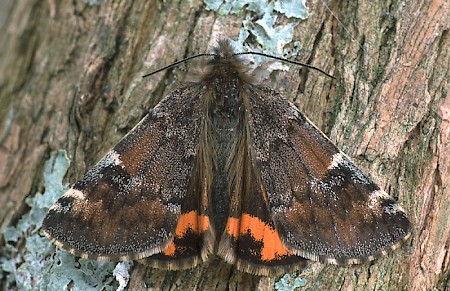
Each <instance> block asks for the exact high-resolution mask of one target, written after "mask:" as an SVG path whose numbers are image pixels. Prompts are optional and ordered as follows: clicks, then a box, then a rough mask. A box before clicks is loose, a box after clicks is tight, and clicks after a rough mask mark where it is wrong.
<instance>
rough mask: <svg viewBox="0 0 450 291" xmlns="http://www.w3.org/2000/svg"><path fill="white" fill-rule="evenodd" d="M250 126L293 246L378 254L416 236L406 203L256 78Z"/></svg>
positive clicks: (282, 229)
mask: <svg viewBox="0 0 450 291" xmlns="http://www.w3.org/2000/svg"><path fill="white" fill-rule="evenodd" d="M247 94H248V96H249V98H250V101H249V103H250V108H249V120H248V124H249V128H250V133H251V137H252V146H253V149H254V155H255V159H256V164H257V168H258V169H259V172H260V179H261V185H262V188H264V190H263V191H265V196H266V199H267V204H268V207H269V213H270V217H271V220H272V222H273V224H274V225H275V229H276V231H277V232H278V234H279V236H280V238H281V241H282V242H283V245H284V246H285V247H286V249H287V250H288V251H289V252H291V253H293V254H295V255H299V256H302V257H304V258H308V259H312V260H320V261H326V262H328V263H334V264H351V263H361V262H363V261H367V260H373V259H374V258H375V257H376V256H378V255H382V254H386V253H387V251H388V250H390V249H395V248H397V247H398V246H399V245H400V243H401V242H402V241H403V240H406V239H407V238H408V236H409V229H410V225H409V221H408V219H407V217H406V215H405V213H404V211H403V210H402V208H401V207H400V206H399V205H398V204H397V203H396V202H395V201H394V200H393V199H392V198H391V197H390V196H388V195H387V194H386V192H384V191H383V190H381V189H380V188H379V187H378V186H377V185H376V184H374V183H373V182H372V181H371V180H370V179H369V178H368V177H367V176H366V175H365V174H363V173H362V172H361V171H360V170H359V169H358V168H357V167H356V166H355V165H354V164H353V163H352V162H351V161H350V160H349V159H348V157H347V156H346V155H345V154H343V153H342V152H340V151H339V149H337V148H336V146H334V145H333V144H332V142H331V141H330V140H328V138H326V137H325V136H324V135H323V134H322V133H321V132H320V131H319V130H318V129H317V128H316V127H315V126H314V125H313V124H312V123H311V122H310V121H309V120H308V119H307V118H305V117H304V116H303V115H302V114H301V113H300V112H299V110H298V109H297V108H295V106H294V105H292V104H291V103H290V102H288V101H287V100H285V99H284V98H283V97H282V96H281V95H280V94H278V93H277V92H275V91H273V90H270V89H261V88H257V87H255V86H250V87H249V89H248V93H247Z"/></svg>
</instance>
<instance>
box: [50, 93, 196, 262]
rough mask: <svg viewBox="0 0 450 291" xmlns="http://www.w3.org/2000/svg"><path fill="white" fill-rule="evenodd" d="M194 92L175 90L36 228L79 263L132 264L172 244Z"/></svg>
mask: <svg viewBox="0 0 450 291" xmlns="http://www.w3.org/2000/svg"><path fill="white" fill-rule="evenodd" d="M199 96H200V93H199V91H198V88H195V90H194V89H193V87H182V88H180V89H178V90H176V91H175V92H173V93H172V94H171V95H169V96H168V97H167V98H165V99H164V100H163V101H161V102H160V104H159V105H158V106H157V107H155V108H154V109H152V110H151V111H150V112H149V113H148V115H147V116H145V117H144V119H143V120H142V121H141V122H140V123H139V124H138V125H137V126H136V127H135V128H134V129H133V130H132V131H131V132H130V133H128V134H127V135H126V136H125V137H124V138H123V139H122V140H121V141H120V143H119V144H117V145H116V146H115V147H114V148H113V149H112V150H111V151H110V152H109V153H107V154H106V156H105V157H104V158H102V159H101V160H100V162H98V163H97V164H96V165H95V166H94V167H93V168H92V169H90V170H89V171H88V172H87V173H86V175H85V176H84V177H83V178H82V179H81V180H80V181H79V182H77V183H75V184H74V185H73V186H72V188H71V189H70V190H69V191H68V192H67V193H65V194H64V195H63V196H62V197H61V198H60V199H59V200H58V201H57V202H56V203H55V204H54V205H53V206H52V207H51V208H50V210H49V212H48V214H47V216H46V217H45V219H44V222H43V229H44V232H45V234H46V235H47V236H48V237H50V238H54V239H55V240H56V244H57V245H59V246H61V247H63V248H65V249H67V250H69V251H70V252H72V253H74V254H76V255H79V256H82V257H84V258H91V259H99V260H115V259H137V258H142V257H147V256H150V255H153V254H155V253H158V252H161V251H162V250H164V249H165V248H166V247H167V246H168V245H169V243H170V242H171V241H172V239H173V237H174V235H175V233H174V230H175V227H176V226H177V221H178V218H179V217H180V214H181V211H182V204H183V202H184V199H185V197H186V196H187V195H188V190H189V187H188V186H189V182H190V179H191V175H192V169H193V167H194V162H195V160H196V156H197V153H198V145H199V136H200V120H201V111H200V105H199V104H200V102H199Z"/></svg>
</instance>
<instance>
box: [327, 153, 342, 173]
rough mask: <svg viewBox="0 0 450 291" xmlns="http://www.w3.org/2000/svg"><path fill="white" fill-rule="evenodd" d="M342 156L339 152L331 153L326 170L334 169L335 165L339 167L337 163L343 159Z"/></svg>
mask: <svg viewBox="0 0 450 291" xmlns="http://www.w3.org/2000/svg"><path fill="white" fill-rule="evenodd" d="M343 158H344V157H343V156H342V154H341V153H336V154H334V155H333V160H332V161H331V164H330V165H329V166H328V170H332V169H335V168H337V167H339V165H340V164H341V162H342V160H343Z"/></svg>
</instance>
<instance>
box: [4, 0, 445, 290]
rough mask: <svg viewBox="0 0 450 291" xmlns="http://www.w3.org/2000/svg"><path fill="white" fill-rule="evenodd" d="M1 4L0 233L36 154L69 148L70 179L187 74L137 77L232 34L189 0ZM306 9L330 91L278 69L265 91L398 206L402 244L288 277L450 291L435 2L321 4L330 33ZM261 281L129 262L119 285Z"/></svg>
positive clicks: (16, 209)
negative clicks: (406, 233)
mask: <svg viewBox="0 0 450 291" xmlns="http://www.w3.org/2000/svg"><path fill="white" fill-rule="evenodd" d="M9 3H10V8H9V9H10V13H9V14H8V15H7V16H6V17H7V18H6V21H5V22H0V25H3V27H1V30H2V33H1V34H0V105H1V106H0V205H2V207H0V223H1V228H2V229H3V228H4V227H6V226H9V225H11V224H14V223H15V221H16V219H17V218H18V217H20V215H22V214H23V213H24V211H26V207H25V203H24V201H25V198H26V197H27V196H28V195H32V194H34V193H35V192H36V191H40V190H42V187H43V181H42V175H41V172H42V167H43V164H44V161H45V160H47V159H48V156H49V154H50V152H52V151H56V150H59V149H66V150H67V152H68V154H69V156H70V158H71V160H72V167H71V168H70V170H69V173H68V175H67V177H66V179H67V181H68V182H70V183H73V182H75V181H76V180H77V178H80V177H81V176H82V174H83V173H84V172H86V170H87V169H88V168H89V167H90V166H92V165H93V164H94V163H95V162H96V161H98V160H99V159H100V157H101V156H102V155H103V154H105V153H106V152H107V151H108V149H110V148H111V147H112V146H113V145H114V144H116V143H117V142H118V141H119V139H120V138H121V137H122V136H123V135H124V134H125V133H126V132H127V131H128V130H129V129H131V128H132V127H133V126H134V125H135V124H136V123H137V122H138V121H139V119H140V118H141V117H142V116H144V114H145V112H146V110H147V109H149V108H151V107H153V106H154V105H155V104H156V103H157V102H158V100H160V99H161V98H162V96H164V95H166V94H167V93H168V92H170V91H171V90H173V89H174V88H176V87H177V86H178V85H179V84H180V82H181V81H182V80H183V79H184V78H186V76H187V74H186V73H185V72H183V71H182V70H167V71H165V72H163V73H159V74H156V75H154V76H152V77H150V78H147V79H144V80H143V79H142V78H141V77H142V75H143V74H144V73H147V72H149V71H152V70H154V69H157V68H159V67H162V66H164V65H167V64H170V63H172V62H174V61H175V60H178V59H181V58H182V57H185V56H188V55H192V54H194V53H198V52H208V51H209V49H210V45H211V44H212V43H213V41H212V39H215V38H217V37H219V36H222V37H235V36H236V35H237V34H238V32H239V28H240V23H241V19H240V18H239V17H237V16H234V15H227V16H219V15H217V14H216V13H214V12H212V11H206V10H205V9H204V6H203V4H202V2H201V1H178V2H177V1H111V2H103V1H101V2H99V4H98V5H90V4H89V3H88V2H87V1H65V2H64V1H63V2H61V1H52V0H49V1H35V0H34V1H32V0H30V1H14V2H9ZM308 6H309V7H310V10H311V12H312V13H311V15H310V17H309V18H308V19H307V20H306V21H303V22H301V23H300V24H299V25H298V26H297V27H296V36H297V37H296V39H297V40H298V41H300V43H301V45H302V47H303V48H304V49H303V54H302V55H300V56H299V57H298V60H299V61H304V62H308V63H311V64H313V65H315V66H317V67H320V68H322V69H324V70H325V71H327V72H329V73H331V74H333V75H334V76H336V77H337V81H333V82H332V81H331V80H330V79H329V78H327V77H326V76H323V75H320V74H317V73H316V72H314V71H311V70H305V69H301V68H298V67H291V70H290V71H289V72H278V73H275V74H273V76H272V78H271V81H272V82H273V87H274V88H275V89H277V90H280V91H282V92H285V95H286V96H287V97H288V98H289V99H291V100H293V101H294V102H295V103H296V104H297V105H298V106H299V108H300V109H301V110H302V111H303V112H304V113H305V115H307V116H308V117H309V118H310V119H311V120H312V121H313V122H314V123H315V124H316V125H317V126H318V127H319V128H321V129H322V130H323V131H324V132H325V133H326V134H327V135H328V136H329V137H330V138H331V140H333V141H334V142H336V144H337V145H338V146H339V147H341V149H343V150H344V151H345V152H346V153H347V154H348V155H349V156H351V157H352V158H353V160H354V161H355V162H356V163H357V164H358V165H359V166H361V168H363V169H364V170H365V171H366V172H367V173H370V174H371V176H372V177H373V178H374V179H375V180H376V181H377V182H379V184H380V186H382V187H384V188H385V189H386V191H387V192H389V193H390V194H391V195H392V196H394V197H396V198H397V199H398V200H399V201H400V203H401V204H402V205H403V206H404V208H405V210H406V212H407V213H408V214H409V217H410V220H411V223H412V225H413V235H412V238H411V239H410V240H409V241H408V242H407V244H406V245H404V246H403V248H402V249H400V250H398V251H396V252H394V253H393V254H390V255H389V256H388V257H386V258H382V259H379V260H377V261H375V262H374V263H372V264H366V265H361V266H352V267H336V266H331V265H324V264H320V263H313V262H311V263H310V265H309V267H308V268H307V269H305V271H304V272H303V274H302V275H301V276H302V277H303V278H305V279H306V281H307V286H306V287H307V288H310V289H311V290H314V289H318V288H320V289H322V290H327V289H330V290H336V289H343V290H353V289H358V290H363V289H364V290H399V289H406V290H430V289H433V288H435V289H438V290H442V289H445V288H450V285H449V284H450V283H449V281H450V270H449V265H450V255H449V244H450V230H449V227H448V223H449V216H450V202H449V201H450V191H449V189H450V175H449V167H450V154H449V153H450V101H449V100H450V98H449V97H450V96H449V94H450V93H449V79H450V72H449V67H450V66H449V63H450V57H449V56H450V52H449V50H450V49H449V48H450V38H449V33H448V30H449V27H450V24H449V21H450V20H449V18H448V15H449V13H450V12H449V11H450V8H449V3H448V1H442V0H441V1H440V0H436V1H419V2H417V1H409V2H408V1H407V2H395V1H394V2H389V1H388V2H386V1H359V2H355V1H337V2H336V1H331V6H330V8H331V10H332V11H333V13H334V14H335V15H336V16H337V17H338V19H339V21H341V22H342V23H343V26H342V25H341V24H340V23H339V22H338V20H337V19H336V18H335V17H333V16H332V15H331V14H330V13H329V11H328V10H327V9H326V8H325V7H324V6H323V3H322V2H321V1H313V2H310V3H308ZM3 15H5V14H3ZM279 21H283V18H281V17H280V18H279ZM343 27H345V28H346V29H347V30H348V31H349V32H346V31H345V30H344V28H343ZM352 36H353V37H354V39H355V41H353V40H352ZM359 43H360V44H361V45H360V44H359ZM191 65H192V64H188V66H191ZM275 281H276V278H262V279H260V278H258V277H251V276H249V275H246V274H240V273H237V272H236V271H235V269H234V268H232V267H231V266H229V265H226V264H225V263H223V262H222V261H220V260H213V261H212V262H210V263H207V264H203V265H201V266H200V267H198V268H195V269H194V270H189V271H183V272H164V271H159V270H154V269H146V267H144V266H139V265H137V266H136V267H135V268H134V271H133V274H132V281H131V283H130V284H131V286H130V287H143V286H148V287H153V288H155V290H157V289H162V290H176V289H187V290H189V289H192V288H198V289H199V290H205V289H218V290H221V289H227V288H228V289H236V290H237V289H239V290H243V289H254V288H259V289H260V290H270V289H273V284H274V282H275ZM144 284H146V285H144Z"/></svg>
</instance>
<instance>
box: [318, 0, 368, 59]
mask: <svg viewBox="0 0 450 291" xmlns="http://www.w3.org/2000/svg"><path fill="white" fill-rule="evenodd" d="M320 1H321V2H322V4H323V6H325V8H326V9H327V10H328V11H329V12H330V14H331V15H333V17H334V19H336V20H337V22H339V25H340V26H342V28H343V29H344V30H345V32H347V33H348V35H350V37H351V38H352V40H353V41H355V42H357V43H358V45H359V47H360V48H361V49H362V50H363V51H364V47H363V46H362V44H361V43H360V42H359V41H357V40H356V38H355V37H354V36H353V34H352V33H351V32H350V31H348V29H347V27H345V25H344V24H343V23H342V21H340V20H339V18H338V17H337V16H336V14H334V13H333V11H332V10H331V9H330V7H328V5H327V3H325V1H324V0H320Z"/></svg>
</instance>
